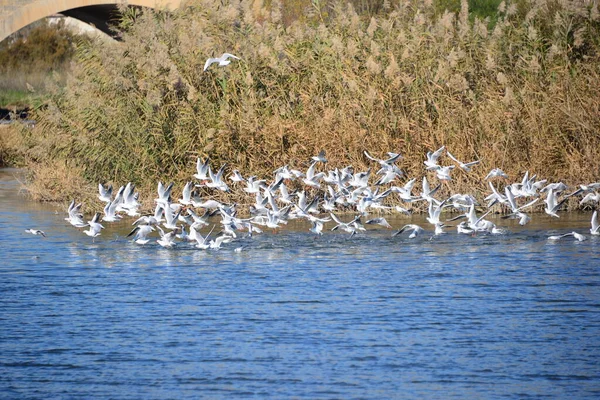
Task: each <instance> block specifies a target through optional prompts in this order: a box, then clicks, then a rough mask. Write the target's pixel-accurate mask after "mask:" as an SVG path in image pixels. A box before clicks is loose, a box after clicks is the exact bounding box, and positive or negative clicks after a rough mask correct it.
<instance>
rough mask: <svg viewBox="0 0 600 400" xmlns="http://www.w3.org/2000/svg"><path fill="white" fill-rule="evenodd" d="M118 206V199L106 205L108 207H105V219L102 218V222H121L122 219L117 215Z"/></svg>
mask: <svg viewBox="0 0 600 400" xmlns="http://www.w3.org/2000/svg"><path fill="white" fill-rule="evenodd" d="M118 205H119V204H118V203H117V199H116V198H115V199H114V200H113V201H110V202H108V203H106V206H104V217H102V221H106V222H115V221H118V220H120V219H121V218H122V217H121V216H120V215H118V214H116V212H117V206H118Z"/></svg>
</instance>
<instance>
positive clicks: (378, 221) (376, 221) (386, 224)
mask: <svg viewBox="0 0 600 400" xmlns="http://www.w3.org/2000/svg"><path fill="white" fill-rule="evenodd" d="M365 224H367V225H374V224H376V225H381V226H383V227H385V228H388V229H392V226H391V225H390V224H389V222H387V220H386V219H385V218H383V217H379V218H373V219H370V220H368V221H367V222H365Z"/></svg>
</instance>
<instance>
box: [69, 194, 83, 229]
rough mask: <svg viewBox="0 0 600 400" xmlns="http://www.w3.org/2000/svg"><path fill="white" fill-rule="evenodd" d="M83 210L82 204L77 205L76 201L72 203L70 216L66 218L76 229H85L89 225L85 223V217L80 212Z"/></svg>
mask: <svg viewBox="0 0 600 400" xmlns="http://www.w3.org/2000/svg"><path fill="white" fill-rule="evenodd" d="M80 210H81V203H79V204H77V205H76V204H75V200H73V201H71V204H69V209H68V213H69V216H68V217H67V218H65V221H68V222H69V223H70V224H71V225H73V226H74V227H75V228H83V227H86V226H87V224H86V223H85V222H83V219H82V217H83V215H82V214H81V213H80V212H79V211H80Z"/></svg>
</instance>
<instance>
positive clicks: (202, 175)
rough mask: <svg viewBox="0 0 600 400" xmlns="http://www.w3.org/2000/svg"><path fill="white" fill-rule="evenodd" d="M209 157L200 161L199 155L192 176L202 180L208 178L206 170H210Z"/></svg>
mask: <svg viewBox="0 0 600 400" xmlns="http://www.w3.org/2000/svg"><path fill="white" fill-rule="evenodd" d="M208 163H209V158H208V157H207V158H206V161H202V160H201V159H200V157H198V159H197V160H196V173H195V174H194V175H193V177H194V178H196V179H198V180H200V181H202V182H204V181H207V180H209V179H210V178H209V177H208V171H209V170H210V165H209V164H208Z"/></svg>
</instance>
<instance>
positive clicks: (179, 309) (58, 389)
mask: <svg viewBox="0 0 600 400" xmlns="http://www.w3.org/2000/svg"><path fill="white" fill-rule="evenodd" d="M13 172H14V171H10V170H4V171H1V172H0V257H1V260H2V261H0V292H1V293H0V398H12V399H34V398H35V399H51V398H69V399H76V398H81V399H91V398H112V399H197V398H221V399H232V398H259V399H266V398H272V399H284V398H298V399H391V398H427V399H435V398H439V399H448V398H461V399H463V398H527V397H533V398H540V397H546V398H567V397H569V398H598V397H600V367H599V364H600V361H599V360H600V287H599V283H600V273H599V271H600V238H598V237H595V238H593V237H591V236H589V235H587V236H588V240H586V241H584V242H576V241H573V240H563V241H559V242H556V243H552V242H549V241H548V240H547V237H548V235H550V234H556V233H563V232H569V231H571V230H574V229H576V230H578V231H579V232H582V233H586V234H587V233H588V230H589V218H590V214H589V213H583V214H563V215H562V216H561V218H560V220H553V221H549V220H548V219H546V218H544V217H542V216H538V215H534V220H533V221H532V223H531V224H530V225H528V226H527V227H526V229H522V228H520V227H518V225H517V226H515V225H512V224H511V225H506V222H505V221H498V223H499V224H504V225H505V226H508V227H509V229H510V233H508V234H507V235H503V236H494V237H491V236H483V235H478V236H475V237H472V236H468V235H457V234H455V233H449V234H447V235H444V236H441V237H436V238H434V239H433V240H429V237H430V235H421V236H419V237H418V238H417V239H415V240H409V239H408V238H406V237H396V238H392V237H391V231H387V230H370V231H369V232H367V233H366V234H365V233H363V234H361V235H358V236H356V237H354V238H352V239H350V240H349V239H348V238H347V235H346V234H337V233H331V232H327V233H326V234H325V235H324V236H322V237H320V238H315V237H314V235H312V234H310V233H309V232H308V225H304V224H299V225H296V226H295V227H290V229H287V230H285V231H283V232H280V233H277V234H274V233H269V232H266V233H264V234H262V235H255V236H254V238H252V239H248V238H244V239H243V240H241V241H240V242H238V243H235V244H231V245H229V246H227V247H225V248H223V249H221V250H219V251H202V250H197V249H194V248H192V247H187V246H184V245H181V246H178V248H175V249H172V250H167V249H162V248H160V247H159V246H158V245H156V244H151V245H148V246H144V247H142V246H137V245H135V244H133V243H131V242H130V241H128V240H127V239H126V238H125V237H124V234H123V233H124V232H127V231H128V228H127V225H128V224H129V223H130V222H127V223H123V224H121V226H115V225H111V226H110V227H107V229H106V230H105V231H103V233H102V236H100V237H99V238H96V239H95V241H92V239H91V238H89V237H87V236H85V235H83V234H82V233H81V232H80V231H78V230H77V229H75V228H73V227H71V226H69V225H68V224H67V223H66V222H65V221H64V220H63V218H64V215H63V214H64V211H63V210H59V213H58V214H56V213H55V212H56V211H57V209H56V208H55V207H53V206H47V205H41V204H37V203H32V202H29V201H27V200H26V199H25V198H24V197H22V196H20V195H18V194H17V191H18V188H19V186H18V184H17V182H16V181H15V180H14V179H13V178H12V175H11V174H12V173H13ZM406 221H407V220H406V219H398V220H396V221H392V224H393V225H394V226H395V227H397V226H399V225H401V224H404V223H405V222H406ZM27 228H37V229H42V230H44V231H46V233H47V234H48V237H47V238H45V239H44V238H42V237H39V236H33V235H29V234H26V233H25V232H24V229H27ZM239 246H244V249H243V251H242V252H240V253H236V252H235V251H234V248H236V247H239Z"/></svg>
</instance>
